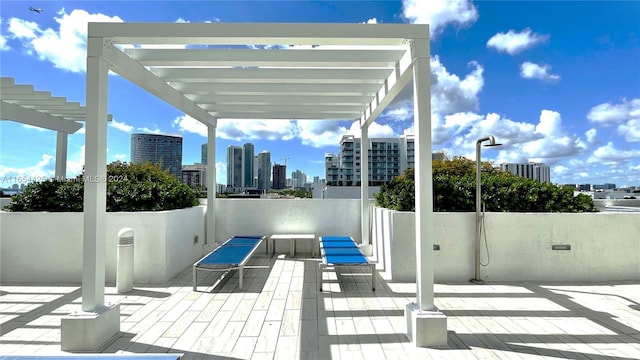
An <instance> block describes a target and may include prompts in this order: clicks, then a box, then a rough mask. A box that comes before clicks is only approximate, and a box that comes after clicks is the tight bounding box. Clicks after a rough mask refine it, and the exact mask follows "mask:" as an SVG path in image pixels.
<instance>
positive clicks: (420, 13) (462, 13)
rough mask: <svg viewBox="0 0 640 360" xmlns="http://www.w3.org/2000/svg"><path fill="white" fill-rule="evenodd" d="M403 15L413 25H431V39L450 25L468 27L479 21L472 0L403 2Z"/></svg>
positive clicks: (410, 0)
mask: <svg viewBox="0 0 640 360" xmlns="http://www.w3.org/2000/svg"><path fill="white" fill-rule="evenodd" d="M402 15H403V16H404V17H405V18H406V19H408V20H409V21H410V22H411V23H420V24H429V32H430V34H431V37H436V35H438V34H440V33H441V32H442V31H443V29H444V27H445V26H447V25H449V24H455V25H458V26H468V25H471V24H473V23H474V22H475V21H476V20H478V11H477V9H476V7H475V6H474V5H473V2H471V1H470V0H429V1H425V0H402Z"/></svg>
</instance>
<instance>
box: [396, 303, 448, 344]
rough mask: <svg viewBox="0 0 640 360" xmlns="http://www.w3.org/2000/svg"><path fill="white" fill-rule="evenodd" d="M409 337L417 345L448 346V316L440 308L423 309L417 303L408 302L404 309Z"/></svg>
mask: <svg viewBox="0 0 640 360" xmlns="http://www.w3.org/2000/svg"><path fill="white" fill-rule="evenodd" d="M404 318H405V321H406V322H407V337H408V338H409V340H411V342H412V343H414V344H415V346H420V347H446V346H447V316H446V315H445V314H443V313H441V312H440V311H438V310H435V311H421V310H420V306H418V304H416V303H409V304H407V306H406V308H405V310H404Z"/></svg>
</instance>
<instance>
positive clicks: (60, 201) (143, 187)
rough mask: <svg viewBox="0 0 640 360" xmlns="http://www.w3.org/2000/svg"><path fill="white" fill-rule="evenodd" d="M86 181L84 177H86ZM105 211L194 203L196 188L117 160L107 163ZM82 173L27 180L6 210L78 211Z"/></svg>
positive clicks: (156, 169) (154, 170) (147, 167)
mask: <svg viewBox="0 0 640 360" xmlns="http://www.w3.org/2000/svg"><path fill="white" fill-rule="evenodd" d="M87 181H88V179H87ZM106 181H107V211H159V210H172V209H182V208H186V207H191V206H195V205H198V191H197V190H193V189H191V188H190V187H189V186H188V185H187V184H184V183H182V182H180V181H179V180H178V179H176V178H175V177H174V176H172V175H171V174H169V173H168V172H166V171H162V170H161V169H160V168H159V167H158V166H156V165H151V164H130V163H124V162H120V161H116V162H113V163H111V164H109V165H107V179H106ZM84 183H85V177H84V175H78V176H77V177H75V178H73V179H68V180H46V181H42V182H37V183H30V184H29V185H28V186H27V187H26V188H25V190H24V191H23V192H22V193H21V194H18V195H15V196H14V197H13V198H12V201H11V204H9V205H8V206H7V207H6V210H8V211H52V212H60V211H82V209H83V200H84Z"/></svg>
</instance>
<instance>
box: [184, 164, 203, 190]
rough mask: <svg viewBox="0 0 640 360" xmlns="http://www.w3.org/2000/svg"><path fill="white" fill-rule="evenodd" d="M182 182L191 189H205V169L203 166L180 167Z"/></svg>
mask: <svg viewBox="0 0 640 360" xmlns="http://www.w3.org/2000/svg"><path fill="white" fill-rule="evenodd" d="M182 182H183V183H185V184H187V185H189V186H191V187H192V188H201V189H205V188H206V187H207V167H206V166H205V165H204V164H193V165H182Z"/></svg>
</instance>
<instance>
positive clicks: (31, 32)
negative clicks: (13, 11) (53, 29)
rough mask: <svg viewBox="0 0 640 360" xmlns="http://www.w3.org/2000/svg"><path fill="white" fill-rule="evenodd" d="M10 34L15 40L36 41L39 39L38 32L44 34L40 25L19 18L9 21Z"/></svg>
mask: <svg viewBox="0 0 640 360" xmlns="http://www.w3.org/2000/svg"><path fill="white" fill-rule="evenodd" d="M8 30H9V32H10V33H11V34H12V37H13V38H14V39H21V40H22V39H27V40H31V39H35V38H36V37H38V35H36V32H38V33H40V32H42V31H41V30H40V27H39V26H38V24H36V23H34V22H32V21H26V20H22V19H18V18H11V19H9V29H8Z"/></svg>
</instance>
